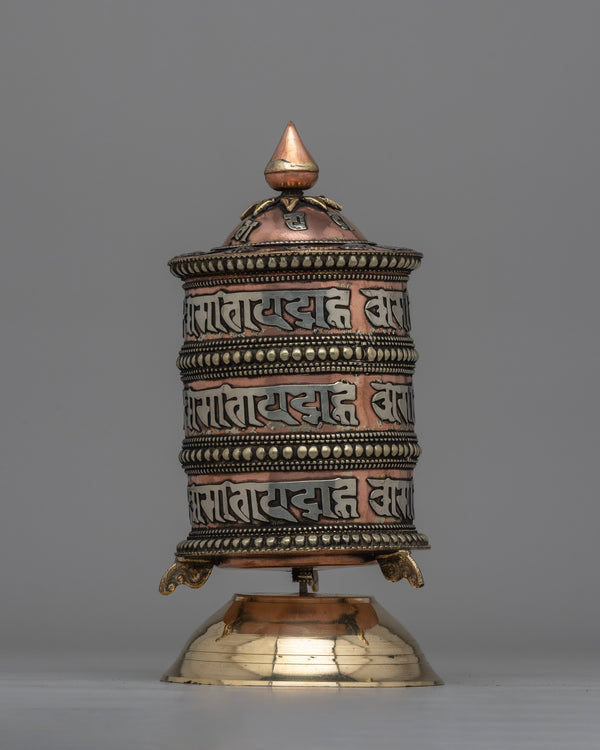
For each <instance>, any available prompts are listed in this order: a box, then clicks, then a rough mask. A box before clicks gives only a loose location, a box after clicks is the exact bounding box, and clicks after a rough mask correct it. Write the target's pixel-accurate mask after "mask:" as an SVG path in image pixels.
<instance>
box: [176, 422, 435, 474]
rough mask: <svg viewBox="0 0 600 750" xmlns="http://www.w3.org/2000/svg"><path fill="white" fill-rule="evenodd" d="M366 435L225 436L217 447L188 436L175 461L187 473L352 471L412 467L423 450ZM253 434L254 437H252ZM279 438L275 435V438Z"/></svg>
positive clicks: (414, 444)
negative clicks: (293, 441)
mask: <svg viewBox="0 0 600 750" xmlns="http://www.w3.org/2000/svg"><path fill="white" fill-rule="evenodd" d="M388 435H389V433H388V432H384V433H383V435H382V436H381V437H370V436H369V437H364V433H362V434H360V433H359V435H358V436H355V437H350V438H347V440H340V438H339V436H338V435H336V434H335V433H333V434H332V435H320V436H318V438H317V436H314V437H313V436H309V435H306V434H304V440H302V441H301V442H300V441H298V444H291V441H290V440H289V439H288V438H287V436H285V435H280V436H269V435H265V436H264V443H262V444H260V443H258V444H257V443H256V442H255V441H254V440H252V441H250V440H245V439H244V436H240V437H239V438H234V437H228V442H227V443H225V445H224V446H223V443H221V444H220V445H219V444H218V443H216V441H215V440H214V439H211V437H209V436H207V437H204V438H203V437H200V438H197V437H194V438H186V439H185V440H184V441H183V449H182V450H181V452H180V453H179V461H180V462H181V465H182V466H183V468H184V470H185V472H186V473H187V474H191V475H194V474H220V473H237V474H239V473H242V472H257V471H258V472H260V471H265V470H266V471H302V470H306V468H307V467H310V469H311V470H312V471H336V470H338V471H344V470H352V469H356V470H358V469H389V468H396V469H412V468H414V466H415V464H416V462H417V460H418V458H419V456H420V454H421V448H420V446H419V444H418V443H417V442H416V436H414V433H413V434H412V435H413V439H412V440H407V439H406V438H404V440H403V441H402V442H399V441H396V440H394V438H390V437H387V436H388ZM252 437H256V436H252ZM275 437H277V438H278V439H274V438H275Z"/></svg>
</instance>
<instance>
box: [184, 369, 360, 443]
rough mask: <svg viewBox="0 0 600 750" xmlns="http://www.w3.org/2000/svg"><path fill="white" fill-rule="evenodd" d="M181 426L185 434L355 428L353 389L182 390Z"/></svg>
mask: <svg viewBox="0 0 600 750" xmlns="http://www.w3.org/2000/svg"><path fill="white" fill-rule="evenodd" d="M183 393H184V415H185V427H186V429H187V430H188V431H190V432H200V431H202V430H204V429H210V428H215V429H221V428H229V427H241V428H246V427H263V426H264V425H268V424H285V425H299V424H301V423H302V422H307V423H308V424H312V425H317V424H333V425H343V426H356V425H358V419H357V417H356V406H355V405H354V403H349V402H354V400H355V399H356V386H355V385H354V384H352V383H346V382H344V381H338V382H337V383H326V384H310V383H307V384H304V385H274V386H256V387H254V388H233V387H232V386H230V385H228V384H227V383H224V384H223V385H221V386H219V387H217V388H204V389H202V390H198V391H194V390H192V389H190V388H186V389H184V392H183Z"/></svg>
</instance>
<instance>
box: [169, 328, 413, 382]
mask: <svg viewBox="0 0 600 750" xmlns="http://www.w3.org/2000/svg"><path fill="white" fill-rule="evenodd" d="M242 341H243V348H240V344H241V343H242ZM418 358H419V355H418V353H417V350H416V349H415V348H414V346H413V345H412V341H411V339H410V338H408V337H400V336H398V337H391V336H390V337H387V336H386V337H384V336H381V337H377V338H371V337H368V336H357V335H353V336H327V337H325V336H306V337H305V338H302V339H301V340H300V341H299V340H298V337H295V338H294V339H291V338H289V337H281V338H279V339H277V338H274V337H269V338H267V337H265V338H251V339H244V338H242V340H241V341H240V340H239V339H228V340H225V341H224V340H223V339H217V340H213V341H203V342H196V341H189V342H186V343H185V344H184V345H183V346H182V348H181V351H180V353H179V357H178V358H177V367H178V368H179V369H180V370H181V373H182V375H181V377H182V380H183V381H184V382H189V381H193V380H202V379H211V378H220V377H223V376H226V375H249V376H252V375H254V376H266V375H279V374H286V373H290V374H297V373H304V372H355V373H383V374H387V373H403V374H410V373H412V371H413V370H414V367H415V363H416V362H417V360H418Z"/></svg>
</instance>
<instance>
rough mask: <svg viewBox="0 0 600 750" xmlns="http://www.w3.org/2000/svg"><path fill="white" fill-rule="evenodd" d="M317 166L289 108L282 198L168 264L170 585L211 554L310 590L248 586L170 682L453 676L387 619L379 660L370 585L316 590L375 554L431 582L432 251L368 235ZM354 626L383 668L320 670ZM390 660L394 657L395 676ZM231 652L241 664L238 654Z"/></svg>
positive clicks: (198, 577)
mask: <svg viewBox="0 0 600 750" xmlns="http://www.w3.org/2000/svg"><path fill="white" fill-rule="evenodd" d="M318 172H319V168H318V166H317V164H316V162H315V160H314V159H313V157H312V156H311V154H310V153H309V152H308V150H307V149H306V147H305V146H304V144H303V143H302V140H301V139H300V136H299V134H298V131H297V130H296V128H295V126H294V124H293V123H291V122H290V123H288V125H287V127H286V129H285V131H284V133H283V136H282V138H281V140H280V142H279V144H278V146H277V148H276V149H275V152H274V154H273V156H272V158H271V160H270V161H269V162H268V164H267V166H266V168H265V179H266V180H267V182H268V184H269V185H270V186H271V187H273V188H274V189H276V190H279V191H280V195H277V196H273V197H270V198H266V199H263V200H259V201H258V202H256V203H254V204H252V205H251V206H250V207H249V208H248V209H246V210H245V211H244V212H243V213H242V215H241V218H240V223H239V224H238V225H237V226H236V227H235V229H234V230H233V231H232V232H231V234H230V235H229V236H228V237H227V238H226V240H225V241H224V243H223V244H222V245H221V246H219V247H217V248H215V249H213V250H211V251H209V252H202V253H190V254H186V255H180V256H177V257H175V258H173V259H172V260H171V261H170V264H169V265H170V267H171V271H172V273H173V274H175V275H176V276H178V277H179V278H181V279H182V280H183V282H184V289H185V304H184V343H183V346H182V348H181V351H180V354H179V358H178V366H179V369H180V371H181V378H182V381H183V386H184V430H185V437H184V441H183V447H182V450H181V453H180V460H181V464H182V466H183V468H184V470H185V472H186V474H187V476H188V493H187V494H188V506H189V515H190V521H191V531H190V533H189V535H188V537H187V538H186V539H185V540H183V541H182V542H180V544H179V545H178V547H177V552H176V558H175V563H174V564H173V565H172V566H171V567H170V568H169V569H168V570H167V572H166V573H165V574H164V576H163V579H162V581H161V584H160V591H161V593H163V594H169V593H171V592H172V591H173V590H174V589H175V588H176V587H177V586H178V585H180V584H186V585H187V586H190V587H192V588H199V587H200V586H202V585H203V584H204V583H205V582H206V580H207V579H208V577H209V575H210V573H211V570H212V569H213V567H214V566H221V567H236V568H248V567H252V568H266V567H278V568H289V569H291V571H292V577H293V580H294V581H296V582H298V584H299V586H300V590H299V594H298V596H297V597H291V596H288V597H279V598H278V597H273V596H271V597H265V596H262V598H261V595H255V596H254V597H250V598H249V597H247V596H245V597H244V596H240V595H238V598H237V599H235V600H233V602H232V603H230V605H229V609H227V610H226V611H223V612H221V613H217V615H215V618H216V619H215V620H213V621H210V622H209V623H207V624H206V625H205V626H204V627H203V629H201V632H199V633H198V634H195V635H194V636H193V638H192V640H191V641H190V643H188V645H187V646H186V649H184V652H183V653H182V655H181V657H180V659H179V660H178V662H176V663H175V665H173V667H172V668H171V670H170V671H169V672H168V673H167V674H166V675H165V679H167V680H170V681H179V682H201V683H214V682H222V683H223V684H321V685H325V684H337V685H358V684H382V685H383V684H389V685H400V684H403V685H408V684H411V685H414V684H437V683H439V682H440V680H439V678H438V677H437V676H436V675H435V674H434V673H433V672H432V670H431V668H430V667H429V666H428V665H427V663H426V661H425V660H424V657H423V656H422V653H421V652H420V651H419V650H418V647H416V644H415V643H414V642H413V641H412V640H411V639H410V636H408V640H407V639H406V638H404V639H402V638H403V637H402V636H401V635H400V634H399V630H398V628H399V626H397V627H391V628H389V634H388V635H389V638H387V640H385V639H384V640H385V644H386V645H385V647H384V646H381V648H382V649H383V651H381V650H380V651H377V649H376V652H377V654H379V656H378V657H377V658H375V656H374V653H375V652H372V648H371V650H369V648H370V647H369V645H368V644H369V638H373V637H375V634H376V633H380V634H381V632H383V629H385V627H384V625H383V620H385V618H386V617H388V618H389V615H386V614H385V612H384V611H382V610H381V608H380V607H379V606H378V605H376V604H375V603H374V601H373V600H372V599H369V598H368V597H367V598H364V597H363V598H360V597H358V598H357V597H346V598H342V599H340V598H339V597H337V598H336V597H321V596H318V597H317V596H315V595H314V594H308V589H309V587H310V588H312V589H313V591H315V590H316V588H317V581H318V578H317V571H318V570H319V569H320V568H324V567H327V566H331V565H360V564H368V563H374V562H377V563H378V564H379V567H380V569H381V571H382V573H383V575H384V576H385V577H386V579H387V580H389V581H398V580H400V579H402V578H407V579H408V581H409V582H410V583H411V584H412V585H413V586H415V587H420V586H422V585H423V578H422V575H421V572H420V570H419V568H418V566H417V564H416V562H415V561H414V560H413V558H412V556H411V551H412V550H414V549H427V548H428V547H429V541H428V539H427V537H426V536H425V535H424V534H422V533H421V532H420V531H418V530H417V528H416V527H415V524H414V501H413V470H414V468H415V465H416V462H417V459H418V457H419V454H420V448H419V445H418V443H417V437H416V434H415V431H414V400H413V389H412V376H413V371H414V367H415V363H416V361H417V353H416V350H415V347H414V343H413V340H412V338H411V336H410V313H409V303H408V296H407V291H406V285H407V281H408V276H409V274H410V272H411V271H412V270H414V269H415V268H417V267H418V266H419V264H420V260H421V254H420V253H417V252H415V251H413V250H408V249H404V248H397V247H388V246H379V245H376V244H375V243H372V242H369V241H367V239H366V238H365V237H364V236H363V235H362V234H361V233H360V232H359V231H358V230H357V229H356V228H355V227H354V225H353V224H351V223H350V221H349V220H348V219H347V218H346V217H345V216H344V215H343V214H342V213H341V212H342V206H341V205H340V204H339V203H337V201H335V200H332V199H330V198H328V197H326V196H323V195H317V196H310V195H305V194H304V191H305V190H308V189H309V188H311V187H312V186H313V185H314V184H315V182H316V180H317V178H318ZM307 597H308V599H307ZM309 600H310V603H309ZM300 605H302V611H303V612H304V615H303V619H302V623H303V625H302V628H303V631H302V632H303V633H304V638H305V640H306V643H305V647H304V646H303V647H302V648H300V649H299V650H298V648H297V644H296V645H295V646H293V648H292V651H289V648H288V647H289V643H288V644H287V645H286V643H284V641H285V638H289V637H292V636H289V633H295V632H296V631H295V630H294V628H295V627H296V626H293V624H291V623H293V622H294V617H295V615H294V612H297V611H298V607H299V606H300ZM232 608H233V610H232ZM346 610H348V611H346ZM349 613H350V614H349ZM352 613H354V614H352ZM360 613H363V614H360ZM365 613H367V614H365ZM382 613H383V620H382ZM359 615H360V617H362V621H363V625H359V620H358V619H357V618H359V619H360V617H359ZM221 618H222V619H221ZM336 618H337V619H336ZM339 618H341V620H340V619H339ZM269 621H272V623H273V627H272V628H271V629H270V630H269V628H267V627H266V625H265V623H267V622H269ZM338 621H339V622H343V623H345V625H344V626H343V627H342V631H341V632H338V631H335V628H334V631H335V633H334V632H333V631H331V628H330V627H329V626H326V623H327V622H331V623H334V622H338ZM251 623H255V630H254V631H253V630H252V628H253V627H254V626H253V625H251ZM276 623H278V624H276ZM286 623H287V624H286ZM364 623H368V624H369V627H368V628H365V626H364ZM215 628H216V629H217V630H219V633H217V634H216V635H215V633H216V631H215ZM296 630H297V627H296ZM338 630H339V628H338ZM330 631H331V632H330ZM267 632H270V633H271V635H270V636H269V638H270V640H269V639H267V641H264V637H265V633H267ZM235 633H244V634H245V639H244V638H242V640H241V642H240V643H239V644H238V646H237V647H236V648H235V649H234V652H235V657H234V656H232V652H231V650H230V649H229V646H228V644H229V645H231V644H232V643H233V642H234V640H235V639H233V640H232V638H231V636H232V635H234V634H235ZM369 633H370V634H371V635H370V636H369ZM250 635H252V637H251V638H250V639H249V636H250ZM405 635H406V634H405ZM294 637H296V636H294ZM228 638H229V641H228V642H227V643H225V641H226V640H227V639H228ZM282 639H283V640H282ZM332 639H333V640H332ZM347 639H354V641H355V642H354V641H353V642H352V644H351V645H352V648H353V649H354V651H353V653H355V654H356V653H358V652H360V653H362V655H363V657H364V659H366V660H367V662H366V663H370V664H371V665H372V674H371V678H370V679H369V678H368V670H367V671H366V672H365V670H362V671H361V672H360V675H361V676H360V679H358V677H356V675H355V674H354V670H353V668H350V667H349V668H348V669H347V670H345V671H343V674H342V671H340V670H339V669H338V671H337V672H336V671H335V670H334V672H332V671H331V670H332V669H333V667H332V666H331V664H330V663H329V662H328V660H327V658H325V660H324V662H323V664H322V666H323V669H322V670H317V671H316V672H315V671H314V670H312V671H311V669H312V668H311V667H310V659H312V658H314V654H311V653H310V650H311V648H312V649H317V650H319V649H321V651H322V649H323V648H325V649H326V650H327V649H328V648H330V647H331V648H333V651H334V652H336V654H337V655H336V656H335V659H334V661H335V664H337V665H338V667H339V665H340V664H341V663H342V662H343V660H342V661H340V658H339V657H340V654H341V653H342V652H343V648H344V644H345V643H346V645H347ZM213 641H214V642H213ZM296 641H297V637H296ZM400 641H402V642H401V643H400ZM217 642H219V643H222V644H224V646H223V648H216V646H215V644H216V643H217ZM242 643H245V644H246V647H245V648H247V649H249V650H248V651H247V652H245V651H244V647H243V646H242V645H241V644H242ZM323 644H325V646H324V645H323ZM327 644H329V645H327ZM331 644H334V646H332V645H331ZM259 645H260V648H261V649H263V650H262V651H261V652H260V653H262V654H263V655H264V654H265V653H267V652H268V654H269V658H268V659H266V661H265V664H266V665H269V664H271V667H268V666H267V667H265V666H264V664H263V666H261V668H260V669H258V668H257V669H255V670H254V671H253V669H252V668H251V667H248V664H255V665H256V664H257V661H256V658H255V656H256V653H258V652H257V651H256V648H258V647H259ZM286 648H288V652H287V653H288V657H289V658H288V659H287V661H286V664H287V663H288V662H289V661H290V659H291V663H293V664H294V665H295V666H294V668H293V669H287V668H286V669H284V670H283V672H281V670H280V671H277V670H276V669H274V667H273V664H275V663H276V659H275V660H273V659H271V650H270V649H273V654H280V655H281V654H283V653H284V652H285V649H286ZM378 648H379V647H378ZM240 649H242V650H241V651H240ZM253 649H254V651H253ZM264 649H267V652H265V651H264ZM282 649H283V650H282ZM294 649H295V650H294ZM340 649H341V651H340ZM357 649H358V651H357ZM321 651H319V653H321ZM217 652H218V653H220V654H221V657H215V656H214V654H215V653H217ZM384 652H385V653H384ZM408 652H410V653H411V654H412V656H411V658H410V659H409V660H408V661H406V664H409V663H410V664H411V665H412V666H411V667H410V669H408V667H407V668H406V669H404V667H402V666H401V665H402V664H404V663H405V660H404V661H403V659H404V657H402V658H400V657H401V655H402V654H404V656H406V653H408ZM252 653H254V657H253V656H252ZM199 654H200V656H199ZM208 654H212V656H210V657H208V656H207V655H208ZM309 656H310V659H309V658H308V657H309ZM305 657H306V658H305ZM332 658H333V657H332ZM215 659H216V663H215ZM219 659H220V660H219ZM269 659H271V660H270V661H269ZM378 659H380V660H383V661H382V664H388V665H389V663H390V662H389V659H393V660H395V661H394V663H395V664H396V666H397V669H395V671H394V672H393V675H392V674H391V673H389V674H388V672H386V669H385V668H383V667H381V665H379V666H377V664H378V663H379V662H378ZM207 660H208V661H207ZM232 660H236V663H237V664H238V666H239V664H240V660H241V663H243V664H244V665H245V666H244V669H242V670H241V671H240V670H239V669H237V671H236V670H235V669H232V667H231V663H232ZM386 660H388V661H386ZM398 660H399V661H398ZM209 662H210V665H209V667H207V664H208V663H209ZM352 663H353V662H352V659H350V662H349V664H350V665H351V664H352ZM261 664H262V662H261ZM398 665H400V666H398ZM415 665H416V666H415ZM380 667H381V668H380ZM336 669H337V667H336ZM403 669H404V671H403ZM219 670H221V672H222V675H223V679H219V677H218V675H219ZM244 670H246V671H244ZM248 670H249V671H248ZM265 670H266V671H265ZM407 670H408V671H407ZM280 672H281V673H280ZM334 673H335V674H334ZM332 674H334V676H335V675H337V677H336V679H331V676H332ZM227 675H229V677H227ZM257 675H258V676H257ZM311 675H312V676H311ZM353 675H354V676H353ZM365 675H367V676H366V677H365ZM386 675H387V676H386ZM403 675H404V678H403ZM419 675H420V676H419ZM432 675H433V676H432Z"/></svg>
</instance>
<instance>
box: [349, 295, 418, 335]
mask: <svg viewBox="0 0 600 750" xmlns="http://www.w3.org/2000/svg"><path fill="white" fill-rule="evenodd" d="M360 293H361V294H362V295H363V296H364V297H366V298H367V301H366V302H365V317H366V318H367V320H368V321H369V323H371V325H373V326H375V327H376V328H397V327H398V326H399V327H400V328H401V329H402V330H404V331H410V310H409V307H408V295H407V294H406V292H400V291H395V290H388V289H361V290H360Z"/></svg>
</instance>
